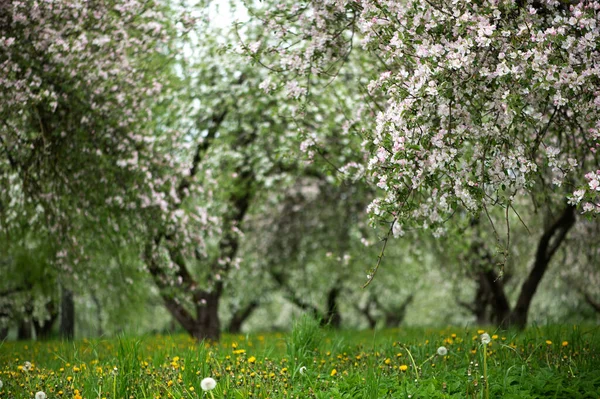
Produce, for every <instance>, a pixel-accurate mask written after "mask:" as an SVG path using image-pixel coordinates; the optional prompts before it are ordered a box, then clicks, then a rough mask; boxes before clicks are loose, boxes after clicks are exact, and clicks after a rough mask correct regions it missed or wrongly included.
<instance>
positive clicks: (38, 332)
mask: <svg viewBox="0 0 600 399" xmlns="http://www.w3.org/2000/svg"><path fill="white" fill-rule="evenodd" d="M46 311H47V312H48V315H49V316H50V317H49V318H48V320H43V321H38V320H34V321H33V329H34V330H35V338H36V339H38V340H47V339H49V338H50V336H51V333H52V327H54V323H55V322H56V319H58V309H57V308H56V303H55V302H54V300H50V301H49V302H48V303H47V304H46Z"/></svg>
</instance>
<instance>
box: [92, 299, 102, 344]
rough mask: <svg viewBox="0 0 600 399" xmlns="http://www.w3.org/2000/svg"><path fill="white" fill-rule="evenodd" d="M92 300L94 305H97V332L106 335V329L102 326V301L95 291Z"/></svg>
mask: <svg viewBox="0 0 600 399" xmlns="http://www.w3.org/2000/svg"><path fill="white" fill-rule="evenodd" d="M92 301H94V305H96V323H98V332H97V334H98V336H99V337H101V336H103V335H104V330H103V328H102V303H101V302H100V299H98V296H97V295H96V294H95V293H92Z"/></svg>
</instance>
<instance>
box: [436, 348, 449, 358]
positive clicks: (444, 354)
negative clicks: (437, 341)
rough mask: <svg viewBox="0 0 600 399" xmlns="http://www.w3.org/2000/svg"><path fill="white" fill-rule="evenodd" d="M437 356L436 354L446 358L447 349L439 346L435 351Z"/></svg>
mask: <svg viewBox="0 0 600 399" xmlns="http://www.w3.org/2000/svg"><path fill="white" fill-rule="evenodd" d="M437 354H438V355H439V356H446V355H447V354H448V349H446V347H445V346H440V347H439V348H438V349H437Z"/></svg>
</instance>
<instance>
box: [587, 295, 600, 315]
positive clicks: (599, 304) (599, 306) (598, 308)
mask: <svg viewBox="0 0 600 399" xmlns="http://www.w3.org/2000/svg"><path fill="white" fill-rule="evenodd" d="M583 297H584V298H585V301H586V302H587V304H588V305H590V306H591V307H592V309H594V310H595V311H596V313H600V302H596V301H595V300H594V298H592V296H591V295H590V294H588V293H587V292H586V293H584V294H583Z"/></svg>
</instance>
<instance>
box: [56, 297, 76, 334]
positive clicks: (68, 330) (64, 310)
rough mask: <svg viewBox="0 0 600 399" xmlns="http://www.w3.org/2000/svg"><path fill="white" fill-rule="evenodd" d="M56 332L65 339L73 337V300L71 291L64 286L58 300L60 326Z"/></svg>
mask: <svg viewBox="0 0 600 399" xmlns="http://www.w3.org/2000/svg"><path fill="white" fill-rule="evenodd" d="M58 334H59V335H60V337H61V338H63V339H67V340H72V339H73V338H75V301H74V299H73V292H72V291H70V290H68V289H66V288H64V287H63V289H62V298H61V302H60V326H59V331H58Z"/></svg>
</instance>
